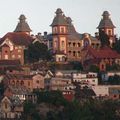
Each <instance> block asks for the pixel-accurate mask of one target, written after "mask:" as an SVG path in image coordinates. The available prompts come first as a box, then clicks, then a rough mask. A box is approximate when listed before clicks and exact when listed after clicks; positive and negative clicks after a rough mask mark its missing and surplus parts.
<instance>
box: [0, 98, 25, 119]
mask: <svg viewBox="0 0 120 120" xmlns="http://www.w3.org/2000/svg"><path fill="white" fill-rule="evenodd" d="M22 112H23V104H22V103H21V101H20V100H19V98H18V97H7V96H4V97H3V98H2V99H1V101H0V119H5V120H7V119H16V120H17V119H20V118H21V116H22Z"/></svg>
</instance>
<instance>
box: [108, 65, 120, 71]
mask: <svg viewBox="0 0 120 120" xmlns="http://www.w3.org/2000/svg"><path fill="white" fill-rule="evenodd" d="M114 70H120V65H119V64H113V65H108V64H107V65H106V71H114Z"/></svg>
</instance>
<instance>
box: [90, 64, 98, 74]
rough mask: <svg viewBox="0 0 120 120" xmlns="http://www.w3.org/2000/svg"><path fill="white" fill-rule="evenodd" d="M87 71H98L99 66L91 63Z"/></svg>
mask: <svg viewBox="0 0 120 120" xmlns="http://www.w3.org/2000/svg"><path fill="white" fill-rule="evenodd" d="M89 71H91V72H97V73H98V72H99V67H98V66H97V65H91V66H90V68H89Z"/></svg>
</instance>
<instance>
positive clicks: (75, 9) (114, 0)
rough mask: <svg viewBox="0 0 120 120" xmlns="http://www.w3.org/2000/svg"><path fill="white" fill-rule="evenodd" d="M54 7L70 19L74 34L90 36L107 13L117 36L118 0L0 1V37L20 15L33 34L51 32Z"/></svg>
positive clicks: (119, 26) (118, 27)
mask: <svg viewBox="0 0 120 120" xmlns="http://www.w3.org/2000/svg"><path fill="white" fill-rule="evenodd" d="M57 8H61V9H62V10H63V12H64V14H65V15H66V16H69V17H71V18H72V20H73V24H74V25H75V28H76V30H77V31H78V32H80V33H84V32H86V33H90V34H92V35H94V33H95V32H96V31H97V29H96V27H97V26H98V24H99V22H100V20H101V17H102V16H101V15H102V13H103V11H105V10H107V11H109V13H110V14H111V19H112V21H113V23H114V25H115V26H116V30H115V33H116V34H118V36H120V0H0V37H3V36H4V35H5V34H6V33H7V32H12V31H14V29H15V27H16V25H17V23H18V18H19V16H20V14H24V15H25V16H26V18H27V22H28V24H29V26H30V27H31V29H32V31H33V32H32V33H33V34H37V33H38V32H41V33H43V32H44V31H48V32H51V27H50V24H51V23H52V20H53V18H54V16H55V11H56V9H57Z"/></svg>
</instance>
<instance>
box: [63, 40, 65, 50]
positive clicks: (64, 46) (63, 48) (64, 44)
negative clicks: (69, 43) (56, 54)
mask: <svg viewBox="0 0 120 120" xmlns="http://www.w3.org/2000/svg"><path fill="white" fill-rule="evenodd" d="M64 47H65V44H64V41H62V49H64Z"/></svg>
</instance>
